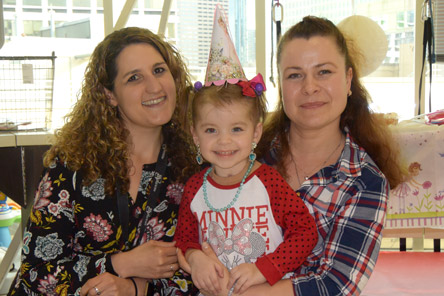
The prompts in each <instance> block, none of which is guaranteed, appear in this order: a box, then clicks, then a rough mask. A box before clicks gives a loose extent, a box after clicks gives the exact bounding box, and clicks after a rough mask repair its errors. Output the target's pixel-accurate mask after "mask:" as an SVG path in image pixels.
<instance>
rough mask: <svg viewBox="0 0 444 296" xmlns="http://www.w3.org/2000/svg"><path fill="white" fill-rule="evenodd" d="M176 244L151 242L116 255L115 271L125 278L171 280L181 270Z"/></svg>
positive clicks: (114, 260)
mask: <svg viewBox="0 0 444 296" xmlns="http://www.w3.org/2000/svg"><path fill="white" fill-rule="evenodd" d="M175 244H176V242H162V241H155V240H150V241H149V242H146V243H144V244H142V245H140V246H137V247H136V248H134V249H132V250H131V251H127V252H122V253H117V254H114V255H112V256H111V260H112V264H113V268H114V271H115V272H116V273H117V274H118V275H119V276H121V277H124V278H128V277H138V278H145V279H160V278H170V277H172V276H173V275H174V273H175V272H176V270H178V269H179V263H178V261H177V253H176V247H175Z"/></svg>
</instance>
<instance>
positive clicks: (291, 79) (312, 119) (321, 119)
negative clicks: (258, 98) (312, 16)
mask: <svg viewBox="0 0 444 296" xmlns="http://www.w3.org/2000/svg"><path fill="white" fill-rule="evenodd" d="M278 68H279V71H280V83H281V89H282V99H283V105H284V110H285V113H286V115H287V116H288V117H289V118H290V120H291V121H292V123H293V124H295V125H296V126H298V127H303V128H305V129H320V128H323V127H325V126H329V125H332V124H334V125H337V126H338V127H339V121H340V116H341V113H342V112H343V111H344V109H345V106H346V104H347V93H348V91H349V90H350V86H351V79H352V69H351V68H350V69H346V68H345V58H344V56H343V55H341V53H340V52H339V50H338V48H337V46H336V44H335V42H334V40H333V38H331V37H322V36H314V37H311V38H309V39H305V38H295V39H293V40H291V41H289V42H288V43H287V44H286V45H285V47H284V48H283V51H282V55H281V60H280V64H279V65H278Z"/></svg>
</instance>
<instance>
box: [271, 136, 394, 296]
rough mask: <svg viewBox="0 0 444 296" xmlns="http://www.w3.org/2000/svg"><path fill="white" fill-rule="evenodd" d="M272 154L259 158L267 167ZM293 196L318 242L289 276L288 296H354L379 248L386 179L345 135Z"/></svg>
mask: <svg viewBox="0 0 444 296" xmlns="http://www.w3.org/2000/svg"><path fill="white" fill-rule="evenodd" d="M276 146H277V145H276ZM275 149H276V147H275V148H274V149H272V150H271V151H270V154H269V155H268V156H267V158H266V159H265V162H267V163H269V164H271V165H272V164H273V163H276V157H275V155H276V153H275V152H276V150H275ZM297 193H298V194H300V196H301V198H302V199H303V200H304V202H305V204H306V205H307V207H308V209H309V211H310V213H311V214H312V215H313V217H314V218H315V221H316V224H317V228H318V235H319V239H318V243H317V245H316V246H315V248H314V249H313V251H312V253H311V255H309V257H308V258H307V260H306V261H305V263H304V264H303V265H302V266H301V267H300V268H299V269H298V270H296V272H295V274H296V276H294V277H293V279H292V281H293V288H294V294H295V295H359V294H360V293H361V292H362V290H363V288H364V286H365V285H366V284H367V281H368V279H369V278H370V275H371V273H372V271H373V268H374V266H375V263H376V259H377V257H378V254H379V249H380V246H381V239H382V236H381V231H382V228H383V224H384V219H385V213H386V209H387V197H388V193H389V184H388V181H387V179H386V178H385V177H384V175H383V174H382V172H381V171H380V170H379V169H378V167H377V166H376V164H375V163H374V162H373V160H372V159H371V158H370V156H369V155H368V154H367V153H366V152H365V150H364V149H363V148H361V147H359V146H358V145H357V144H356V143H355V142H354V141H353V139H352V138H351V136H350V135H349V133H348V131H347V130H346V142H345V147H344V150H343V151H342V154H341V157H340V158H339V160H338V162H337V163H336V164H335V165H331V166H328V167H325V168H323V169H321V170H320V171H319V172H318V173H317V174H316V175H314V176H312V177H311V178H310V179H309V180H307V181H305V182H304V183H303V184H302V186H301V188H299V189H298V190H297Z"/></svg>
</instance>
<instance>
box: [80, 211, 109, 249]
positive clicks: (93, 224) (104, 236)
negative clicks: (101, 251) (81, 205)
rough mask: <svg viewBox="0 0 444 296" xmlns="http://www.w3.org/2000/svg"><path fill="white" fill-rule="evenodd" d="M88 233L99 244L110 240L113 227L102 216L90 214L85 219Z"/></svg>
mask: <svg viewBox="0 0 444 296" xmlns="http://www.w3.org/2000/svg"><path fill="white" fill-rule="evenodd" d="M83 227H84V228H86V230H87V232H90V233H92V235H93V237H94V239H95V240H96V241H98V242H103V241H106V240H108V239H109V236H110V235H111V234H112V233H113V231H112V230H111V225H109V224H108V221H106V220H105V219H102V216H100V215H97V216H95V215H94V214H90V215H89V217H85V224H83Z"/></svg>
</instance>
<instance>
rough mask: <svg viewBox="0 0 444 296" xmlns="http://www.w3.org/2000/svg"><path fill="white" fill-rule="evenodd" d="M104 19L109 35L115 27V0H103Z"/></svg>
mask: <svg viewBox="0 0 444 296" xmlns="http://www.w3.org/2000/svg"><path fill="white" fill-rule="evenodd" d="M103 21H104V27H105V36H108V35H109V34H110V33H111V32H112V31H113V27H114V22H113V0H103Z"/></svg>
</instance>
